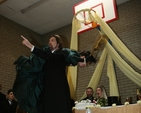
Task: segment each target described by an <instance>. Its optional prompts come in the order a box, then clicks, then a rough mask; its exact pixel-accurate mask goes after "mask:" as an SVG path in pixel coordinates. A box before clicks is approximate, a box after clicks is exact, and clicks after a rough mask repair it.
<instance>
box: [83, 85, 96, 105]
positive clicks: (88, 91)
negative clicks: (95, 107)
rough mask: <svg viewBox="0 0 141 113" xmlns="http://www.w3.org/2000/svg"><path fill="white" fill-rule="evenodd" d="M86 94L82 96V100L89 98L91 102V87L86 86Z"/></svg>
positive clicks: (92, 98)
mask: <svg viewBox="0 0 141 113" xmlns="http://www.w3.org/2000/svg"><path fill="white" fill-rule="evenodd" d="M86 95H87V97H85V98H83V99H82V100H87V99H89V100H91V102H92V103H93V100H94V97H93V88H91V87H87V89H86Z"/></svg>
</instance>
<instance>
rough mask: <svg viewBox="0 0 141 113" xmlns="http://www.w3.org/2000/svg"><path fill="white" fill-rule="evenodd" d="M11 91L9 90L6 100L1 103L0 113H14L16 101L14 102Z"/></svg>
mask: <svg viewBox="0 0 141 113" xmlns="http://www.w3.org/2000/svg"><path fill="white" fill-rule="evenodd" d="M14 98H15V97H14V94H13V90H12V89H10V90H8V92H7V99H6V100H4V101H2V102H1V106H0V107H1V111H0V113H16V109H17V101H15V100H14Z"/></svg>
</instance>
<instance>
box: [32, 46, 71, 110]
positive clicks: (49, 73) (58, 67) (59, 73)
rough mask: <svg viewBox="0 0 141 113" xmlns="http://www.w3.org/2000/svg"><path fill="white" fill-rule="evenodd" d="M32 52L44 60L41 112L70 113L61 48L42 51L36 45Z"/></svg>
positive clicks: (64, 60) (63, 57)
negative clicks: (52, 50)
mask: <svg viewBox="0 0 141 113" xmlns="http://www.w3.org/2000/svg"><path fill="white" fill-rule="evenodd" d="M32 53H34V54H35V55H37V56H39V57H41V58H42V59H44V60H45V65H44V76H43V78H44V79H43V80H44V93H43V102H44V103H43V107H44V108H43V111H42V113H72V110H71V102H70V100H71V98H70V91H69V85H68V82H67V77H66V65H67V63H66V59H65V55H64V53H63V52H62V51H61V50H57V51H55V52H54V53H51V52H44V51H41V50H40V49H38V48H36V47H35V48H34V50H33V52H32ZM40 113H41V112H40Z"/></svg>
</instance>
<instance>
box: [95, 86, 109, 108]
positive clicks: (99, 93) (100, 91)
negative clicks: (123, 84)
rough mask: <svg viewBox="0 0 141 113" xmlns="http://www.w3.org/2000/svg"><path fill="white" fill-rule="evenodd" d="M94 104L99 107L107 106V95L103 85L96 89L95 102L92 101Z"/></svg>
mask: <svg viewBox="0 0 141 113" xmlns="http://www.w3.org/2000/svg"><path fill="white" fill-rule="evenodd" d="M94 103H95V104H99V105H101V106H105V105H107V95H106V91H105V88H104V86H103V85H99V86H98V87H97V88H96V100H94Z"/></svg>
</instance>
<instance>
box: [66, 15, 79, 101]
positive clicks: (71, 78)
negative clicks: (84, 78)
mask: <svg viewBox="0 0 141 113" xmlns="http://www.w3.org/2000/svg"><path fill="white" fill-rule="evenodd" d="M78 30H79V27H78V26H77V21H75V18H73V20H72V33H71V42H70V49H73V50H76V51H77V50H78V38H77V31H78ZM67 78H68V83H69V87H70V94H71V98H72V99H74V98H75V90H76V81H77V66H75V67H73V66H69V67H68V72H67Z"/></svg>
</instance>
